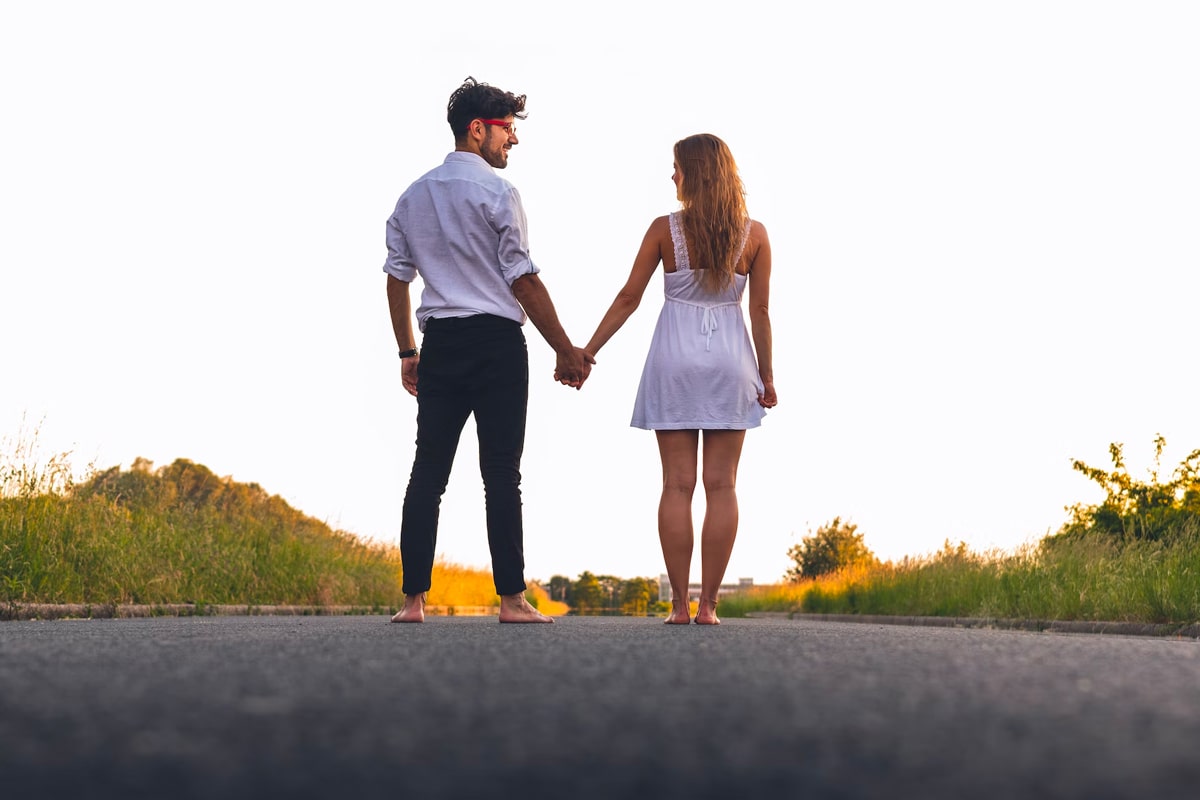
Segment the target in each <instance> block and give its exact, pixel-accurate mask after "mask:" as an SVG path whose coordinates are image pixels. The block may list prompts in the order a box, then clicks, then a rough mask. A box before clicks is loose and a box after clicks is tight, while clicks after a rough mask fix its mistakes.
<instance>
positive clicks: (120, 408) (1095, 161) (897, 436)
mask: <svg viewBox="0 0 1200 800" xmlns="http://www.w3.org/2000/svg"><path fill="white" fill-rule="evenodd" d="M589 14H593V15H594V16H588V15H589ZM1197 41H1200V5H1197V4H1195V3H1192V2H1186V1H1183V0H1181V1H1180V2H1143V1H1142V0H1138V1H1136V2H1134V1H1130V2H1103V1H1102V0H1085V1H1080V2H1055V1H1054V0H1036V1H1032V2H1030V1H1026V0H1005V2H963V0H945V1H944V2H931V1H928V0H919V1H916V2H892V1H891V0H888V1H886V2H883V1H881V2H830V3H813V2H799V3H778V2H775V1H774V0H771V1H770V2H757V1H756V0H750V2H742V3H733V4H731V3H715V2H661V3H646V2H638V3H633V2H624V1H622V2H610V3H606V4H600V5H593V6H580V5H578V4H569V3H553V4H552V3H549V2H546V3H533V2H512V3H493V2H487V3H481V2H473V1H468V2H459V3H452V4H436V3H425V4H421V5H420V7H417V5H416V4H412V3H395V2H344V3H337V4H333V3H282V2H279V3H267V2H257V3H256V2H242V1H241V0H239V2H224V1H222V2H204V3H191V4H186V5H185V4H180V3H160V2H108V3H90V2H59V3H10V4H6V5H5V6H4V10H3V11H2V12H0V76H3V77H0V102H2V107H3V109H4V110H3V115H4V123H3V125H2V126H0V139H2V140H3V141H2V146H0V219H2V220H3V222H2V225H3V233H2V235H0V270H2V271H0V341H2V342H3V354H4V355H3V368H2V370H0V374H2V375H3V378H2V384H0V435H4V436H8V437H9V438H10V439H11V438H12V437H14V436H17V435H18V434H19V431H20V430H21V428H22V424H24V427H25V429H26V431H28V430H29V429H30V428H35V427H40V431H39V433H38V434H37V444H38V446H39V447H40V448H41V449H42V450H43V451H44V452H46V453H52V452H57V451H60V450H71V451H72V452H73V456H72V459H73V461H74V462H75V463H76V464H77V465H78V466H80V467H83V466H84V465H86V464H87V462H89V461H95V462H96V464H97V466H99V467H109V466H114V465H117V464H120V465H122V466H124V467H126V468H127V467H128V466H129V465H130V464H131V463H132V462H133V460H134V458H136V457H138V456H143V457H146V458H149V459H151V460H152V461H154V462H155V464H156V465H159V466H161V465H164V464H167V463H169V462H171V461H172V460H174V459H175V458H187V459H191V460H193V461H196V462H199V463H202V464H204V465H206V466H208V467H209V468H211V469H212V470H214V471H215V472H217V473H218V474H220V475H229V476H232V477H233V478H234V479H235V480H239V481H248V482H249V481H252V482H257V483H259V484H260V485H262V486H263V488H265V489H266V490H267V491H269V492H272V493H276V494H279V495H281V496H283V497H284V498H285V499H286V500H287V501H288V502H290V503H291V504H292V505H294V506H295V507H297V508H299V509H300V510H301V511H303V512H305V513H307V514H309V515H311V516H315V517H317V518H320V519H323V520H325V521H326V522H328V523H329V524H331V525H333V526H335V527H338V528H342V529H344V530H348V531H351V532H353V533H355V534H358V535H359V536H362V537H364V538H368V539H374V540H379V541H391V540H395V539H396V538H397V537H398V535H399V527H400V503H401V499H402V494H403V489H404V484H405V482H406V480H407V475H408V469H409V467H410V465H411V458H412V450H413V438H414V431H415V411H416V405H415V402H414V401H413V400H412V399H411V398H409V397H408V396H407V395H406V394H405V393H404V392H403V390H402V389H401V386H400V366H399V362H398V360H397V358H396V353H395V346H394V342H393V340H392V335H391V331H390V327H389V323H388V318H387V310H386V302H385V298H384V273H383V272H382V270H381V267H382V263H383V259H384V256H385V252H386V250H385V246H384V222H385V220H386V218H387V217H388V215H389V214H390V213H391V210H392V207H393V205H394V204H395V201H396V198H397V197H398V196H399V194H400V193H401V192H402V191H403V190H404V188H405V187H406V186H407V185H408V183H409V182H410V181H412V180H413V179H415V178H416V177H418V176H419V175H420V174H421V173H423V172H424V171H426V170H427V169H429V168H430V167H432V166H434V165H435V164H437V163H439V162H440V161H441V160H442V158H443V157H444V156H445V154H446V153H447V152H449V151H450V150H451V149H453V142H452V138H451V136H450V131H449V128H448V126H447V125H446V122H445V106H446V101H447V99H448V97H449V95H450V92H451V91H452V90H453V89H454V88H455V87H456V86H458V84H459V83H460V82H461V81H462V79H463V78H465V77H466V76H468V75H471V76H474V77H475V78H477V79H479V80H481V81H484V82H487V83H491V84H494V85H497V86H500V87H502V88H505V89H508V90H511V91H515V92H517V93H525V94H527V95H528V97H529V103H528V110H529V118H528V119H527V120H526V121H525V122H523V123H522V124H521V126H520V138H521V144H520V146H519V147H517V148H516V149H515V150H514V151H513V153H512V155H511V159H510V164H509V168H508V169H507V170H506V171H505V172H504V176H505V177H506V178H508V179H509V180H511V181H513V182H514V183H515V184H516V185H517V187H518V188H519V190H520V191H521V194H522V196H523V198H524V200H525V204H526V211H527V213H528V216H529V220H530V228H531V231H530V237H531V246H532V252H533V257H534V260H535V261H536V263H537V264H538V265H539V266H540V267H541V268H542V271H543V272H542V276H543V279H544V280H545V282H546V284H547V285H548V287H549V288H550V291H551V294H552V296H553V298H554V300H555V302H556V304H557V306H558V310H559V314H560V316H561V317H562V318H563V320H564V321H565V323H566V326H567V330H568V333H570V334H571V335H572V337H573V338H575V340H576V341H577V342H579V343H583V342H584V341H586V340H587V338H588V337H589V336H590V334H591V332H592V330H593V329H594V327H595V325H596V323H597V322H598V321H599V318H600V316H601V315H602V314H603V312H604V310H605V309H606V308H607V307H608V304H609V302H610V301H611V299H612V297H613V295H614V294H615V293H616V291H617V290H618V288H620V286H621V284H622V283H623V282H624V280H625V277H626V275H627V272H628V269H629V266H630V264H631V263H632V260H633V256H634V253H635V252H636V249H637V246H638V244H639V242H640V241H641V237H642V234H643V233H644V231H645V229H646V227H647V226H648V225H649V223H650V220H651V219H653V218H654V217H655V216H658V215H661V214H665V213H667V212H669V211H671V210H673V209H675V208H676V207H677V204H676V201H675V195H674V187H673V185H672V183H671V180H670V176H671V146H672V144H673V143H674V142H675V141H676V140H677V139H679V138H682V137H683V136H686V135H688V134H692V133H697V132H710V133H715V134H717V135H719V136H721V137H722V138H724V139H725V140H726V141H727V142H728V143H729V145H730V147H731V148H732V150H733V153H734V155H735V157H736V158H737V159H738V162H739V164H740V166H741V169H742V175H743V178H744V180H745V183H746V185H747V188H748V200H749V203H750V208H751V213H752V214H753V215H754V216H755V217H756V218H757V219H760V220H761V221H763V222H764V223H765V225H766V226H767V229H768V231H769V233H770V235H771V239H772V244H773V251H774V277H773V283H772V317H773V322H774V332H775V349H776V358H775V370H776V386H777V388H778V391H779V398H780V403H779V406H778V407H777V408H776V409H773V410H772V411H771V412H770V413H769V414H768V416H767V419H766V420H765V422H764V424H763V426H762V427H761V428H759V429H758V430H755V431H751V432H750V433H749V434H748V435H747V437H746V446H745V450H744V454H743V459H742V469H741V473H740V481H739V497H740V501H741V528H740V533H739V538H738V541H737V544H736V546H735V548H734V552H733V558H732V560H731V563H730V565H729V569H728V571H727V573H726V576H727V579H729V580H736V579H737V578H739V577H752V578H753V579H754V580H755V581H756V582H758V583H769V582H774V581H776V580H778V579H779V578H780V577H781V576H782V575H783V573H784V572H785V571H786V569H787V568H788V566H789V564H790V561H789V560H788V558H787V550H788V548H789V547H791V546H792V545H793V544H796V543H798V542H799V541H800V539H801V538H802V537H803V536H805V535H808V533H809V532H810V531H812V530H815V529H816V528H817V527H818V526H820V525H822V524H825V523H826V522H828V521H830V520H831V519H833V518H834V517H836V516H840V517H842V519H843V520H848V521H851V522H853V523H855V524H857V525H858V529H859V531H860V532H862V533H863V534H864V535H865V538H866V542H867V545H868V546H869V547H871V548H872V549H873V550H874V551H875V553H876V554H877V555H879V556H881V557H884V558H901V557H903V556H905V555H921V554H926V553H930V552H932V551H935V550H937V549H939V548H940V546H941V545H942V543H943V542H944V541H945V540H947V539H949V540H951V541H953V542H959V541H964V542H966V543H967V544H968V545H969V546H971V547H972V548H975V549H979V550H984V549H991V548H1000V549H1012V548H1015V547H1018V546H1020V545H1021V544H1023V543H1025V542H1028V541H1034V540H1036V539H1038V538H1040V537H1041V536H1043V535H1045V534H1046V533H1048V532H1052V531H1053V530H1056V529H1057V528H1058V527H1059V526H1060V525H1061V524H1062V523H1063V522H1064V521H1065V520H1066V518H1067V515H1066V512H1065V510H1064V507H1065V506H1068V505H1070V504H1073V503H1076V502H1094V501H1095V500H1097V499H1098V497H1099V495H1098V490H1097V489H1096V487H1094V486H1093V485H1092V484H1090V483H1089V482H1088V481H1087V480H1086V479H1085V478H1084V477H1083V476H1081V475H1079V474H1077V473H1075V472H1073V471H1072V469H1071V460H1072V459H1073V458H1081V459H1083V460H1085V461H1088V462H1089V463H1092V464H1093V465H1095V466H1106V465H1107V447H1108V444H1109V443H1110V442H1114V441H1115V442H1124V443H1125V444H1126V449H1127V453H1128V455H1129V460H1130V466H1131V468H1132V469H1134V470H1135V471H1137V472H1139V473H1141V474H1142V475H1143V476H1144V474H1145V473H1144V470H1146V469H1148V468H1149V467H1150V466H1151V455H1152V442H1153V439H1154V436H1155V435H1156V434H1159V433H1161V434H1162V435H1163V436H1164V437H1166V440H1167V445H1168V446H1167V452H1166V454H1165V455H1164V460H1163V463H1164V464H1165V465H1167V466H1168V467H1173V466H1175V465H1176V464H1178V462H1179V461H1180V460H1181V459H1182V458H1183V457H1184V456H1185V455H1186V454H1187V453H1188V452H1190V451H1191V450H1192V449H1194V448H1197V447H1200V414H1198V413H1197V387H1198V384H1200V382H1198V381H1197V371H1196V367H1195V363H1194V362H1195V349H1196V334H1197V326H1196V318H1197V317H1196V308H1197V298H1198V297H1200V235H1198V233H1200V231H1198V221H1200V192H1198V191H1197V187H1198V186H1200V148H1198V147H1197V146H1196V142H1200V103H1197V97H1198V92H1200V48H1197V47H1196V42H1197ZM661 302H662V301H661V281H660V280H655V281H653V282H652V283H651V287H650V289H649V290H648V292H647V296H646V298H645V300H644V302H643V305H642V307H641V309H640V310H639V311H638V313H637V314H636V315H635V316H634V318H633V319H632V320H631V321H630V322H629V323H628V324H627V326H626V327H625V328H624V329H623V330H622V331H621V332H620V333H619V334H618V335H617V337H616V338H615V339H614V340H613V341H612V342H611V343H610V344H609V345H608V347H606V348H605V350H604V351H602V352H601V354H600V359H599V362H600V363H599V364H598V365H597V366H596V368H595V370H594V371H593V373H592V377H591V380H590V381H589V383H588V384H587V385H586V386H585V387H584V389H583V390H582V391H581V392H578V393H577V392H574V391H572V390H569V389H566V388H565V387H562V386H560V385H558V384H556V383H554V382H553V381H552V379H551V372H552V370H553V364H554V359H553V354H552V352H551V351H550V349H549V347H547V346H546V345H545V343H544V342H543V341H542V340H541V338H540V336H539V335H538V334H537V332H536V331H535V330H534V329H533V327H532V326H529V327H528V328H527V336H528V338H529V341H530V353H531V360H532V364H531V366H532V373H533V376H534V377H533V384H532V395H531V399H530V409H529V416H530V420H529V436H528V442H527V447H526V456H525V462H524V470H523V472H524V500H525V511H526V562H527V573H528V576H529V577H530V578H534V579H542V580H545V579H548V578H550V577H551V576H552V575H555V574H563V575H568V576H571V577H575V576H577V575H578V574H579V573H580V572H582V571H584V570H591V571H593V572H595V573H607V574H613V575H618V576H621V577H634V576H657V575H658V574H659V573H660V572H661V571H662V563H661V553H660V551H659V546H658V539H657V532H656V523H655V513H656V506H657V499H658V491H659V479H660V472H659V463H658V456H657V450H656V448H655V443H654V436H653V434H651V433H648V432H646V431H640V430H636V429H632V428H630V427H629V415H630V411H631V409H632V404H633V396H634V392H635V390H636V386H637V380H638V376H639V374H640V372H641V367H642V361H643V359H644V356H645V351H646V347H647V344H648V341H649V334H650V330H651V328H652V327H653V324H654V321H655V317H656V315H657V313H658V309H659V307H660V305H661ZM23 419H24V423H22V420H23ZM475 458H476V451H475V449H474V433H473V427H472V426H470V425H469V426H468V429H467V431H466V433H465V435H464V440H463V447H462V448H461V450H460V451H459V458H458V461H457V462H456V467H455V471H454V476H453V478H452V481H451V484H450V487H449V490H448V492H447V494H446V497H445V500H444V503H443V514H442V529H441V534H440V537H439V551H440V552H441V553H442V554H443V555H444V556H445V557H446V558H447V559H449V560H451V561H455V562H458V563H461V564H467V565H473V566H488V563H489V560H488V553H487V548H486V537H485V534H484V529H483V496H482V487H481V484H480V481H479V477H478V471H477V468H476V462H475ZM702 500H703V497H702V492H698V493H697V504H696V507H697V520H699V514H700V513H701V510H702V507H703V506H702ZM698 567H699V564H698V559H697V563H696V564H694V569H693V572H694V574H695V575H696V576H698V574H699V572H698Z"/></svg>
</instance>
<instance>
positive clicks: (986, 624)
mask: <svg viewBox="0 0 1200 800" xmlns="http://www.w3.org/2000/svg"><path fill="white" fill-rule="evenodd" d="M746 616H747V617H750V618H765V619H795V620H812V621H814V622H860V623H867V624H874V625H910V626H924V627H935V628H991V629H994V630H1019V631H1033V632H1037V633H1085V634H1101V635H1110V636H1157V637H1166V638H1176V639H1200V622H1191V623H1185V622H1175V623H1153V622H1098V621H1092V620H1065V619H1058V620H1039V619H1000V618H989V617H916V616H899V615H897V616H890V615H885V614H800V613H793V612H787V611H776V612H752V613H749V614H747V615H746Z"/></svg>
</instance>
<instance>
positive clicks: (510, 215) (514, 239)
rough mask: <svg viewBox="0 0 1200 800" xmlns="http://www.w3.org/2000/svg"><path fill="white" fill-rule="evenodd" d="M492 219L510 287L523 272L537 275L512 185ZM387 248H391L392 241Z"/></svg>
mask: <svg viewBox="0 0 1200 800" xmlns="http://www.w3.org/2000/svg"><path fill="white" fill-rule="evenodd" d="M492 222H493V224H494V225H495V226H496V231H497V233H499V234H500V240H499V243H498V245H497V252H496V255H497V257H498V259H499V261H500V273H501V274H502V275H503V276H504V280H505V281H506V282H507V283H508V285H509V286H512V284H513V281H515V280H516V279H517V278H520V277H521V276H522V275H535V274H537V273H538V272H539V271H540V270H539V269H538V267H537V265H536V264H534V263H533V259H532V258H530V256H529V226H528V224H527V223H526V220H525V207H524V205H523V204H522V203H521V195H520V194H519V193H518V192H517V190H516V189H515V188H510V189H509V190H508V191H507V192H506V193H504V194H503V195H501V196H500V198H499V202H497V204H496V207H495V209H494V211H493V217H492ZM388 247H389V248H390V247H391V244H390V240H389V244H388Z"/></svg>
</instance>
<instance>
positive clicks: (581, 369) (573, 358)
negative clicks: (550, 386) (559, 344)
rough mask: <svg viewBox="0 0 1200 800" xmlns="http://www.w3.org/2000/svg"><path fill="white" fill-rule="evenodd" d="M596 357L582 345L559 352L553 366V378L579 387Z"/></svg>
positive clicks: (585, 378)
mask: <svg viewBox="0 0 1200 800" xmlns="http://www.w3.org/2000/svg"><path fill="white" fill-rule="evenodd" d="M595 363H596V359H595V358H593V357H592V355H591V354H590V353H588V352H587V351H586V350H584V349H583V348H582V347H572V348H571V349H570V350H569V351H566V352H563V353H559V354H558V359H557V363H556V364H555V366H554V380H556V381H558V382H559V383H561V384H563V385H565V386H572V387H574V388H576V389H579V388H580V387H582V386H583V382H584V381H586V380H587V379H588V375H591V374H592V364H595Z"/></svg>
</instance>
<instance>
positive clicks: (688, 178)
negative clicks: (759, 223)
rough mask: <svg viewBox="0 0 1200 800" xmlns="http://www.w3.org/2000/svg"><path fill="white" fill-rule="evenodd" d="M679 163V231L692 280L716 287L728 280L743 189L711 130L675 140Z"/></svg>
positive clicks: (737, 246)
mask: <svg viewBox="0 0 1200 800" xmlns="http://www.w3.org/2000/svg"><path fill="white" fill-rule="evenodd" d="M675 163H676V164H678V165H679V174H680V175H682V176H683V180H682V181H681V183H680V190H679V197H680V200H681V201H682V202H683V232H684V236H685V238H686V239H687V245H688V254H689V257H690V260H691V262H692V267H693V268H694V269H696V273H695V274H696V280H698V281H700V285H701V286H703V287H704V288H705V289H708V290H710V291H713V292H718V291H721V290H722V289H724V288H726V287H727V286H729V285H730V284H731V283H732V282H733V276H734V273H736V272H737V257H738V255H739V253H740V252H741V246H742V238H743V236H744V235H745V233H746V222H747V220H748V219H749V218H750V214H749V213H748V212H747V211H746V187H745V186H744V185H743V184H742V179H741V177H740V176H739V175H738V169H737V164H736V163H735V162H734V160H733V153H731V152H730V151H729V146H728V145H726V144H725V142H723V141H721V139H719V138H718V137H716V136H713V135H712V134H711V133H697V134H695V135H694V136H688V137H687V138H686V139H680V140H679V141H678V142H676V143H675Z"/></svg>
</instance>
